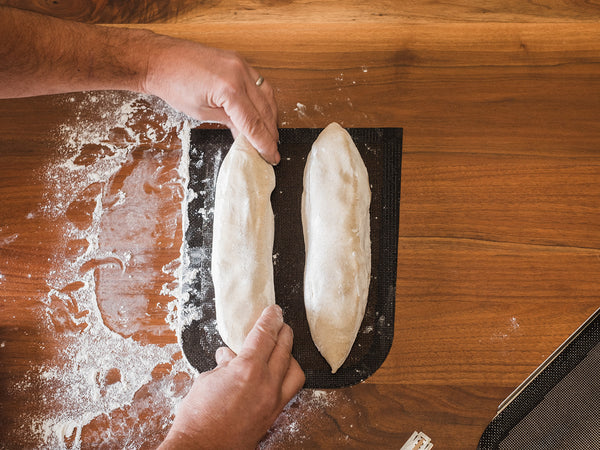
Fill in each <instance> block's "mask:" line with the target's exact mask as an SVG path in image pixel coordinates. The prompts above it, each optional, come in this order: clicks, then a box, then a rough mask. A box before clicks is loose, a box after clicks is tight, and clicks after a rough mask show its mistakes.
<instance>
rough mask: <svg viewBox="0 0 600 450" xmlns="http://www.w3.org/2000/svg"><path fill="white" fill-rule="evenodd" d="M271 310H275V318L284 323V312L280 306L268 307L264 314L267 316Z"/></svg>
mask: <svg viewBox="0 0 600 450" xmlns="http://www.w3.org/2000/svg"><path fill="white" fill-rule="evenodd" d="M269 308H271V309H272V310H273V312H274V313H275V316H276V317H277V319H278V320H280V321H283V311H282V310H281V307H280V306H279V305H271V306H267V307H266V308H265V310H264V311H263V314H267V313H268V310H269Z"/></svg>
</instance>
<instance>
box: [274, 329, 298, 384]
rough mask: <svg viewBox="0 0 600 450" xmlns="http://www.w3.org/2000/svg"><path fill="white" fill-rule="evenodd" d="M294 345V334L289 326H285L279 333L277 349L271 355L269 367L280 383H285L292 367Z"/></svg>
mask: <svg viewBox="0 0 600 450" xmlns="http://www.w3.org/2000/svg"><path fill="white" fill-rule="evenodd" d="M293 343H294V333H293V331H292V329H291V328H290V327H289V325H286V324H284V325H283V327H281V330H280V331H279V336H278V337H277V345H275V348H274V349H273V352H272V353H271V358H270V359H269V367H270V368H271V370H272V371H273V373H274V375H275V376H276V377H277V379H278V382H279V383H281V382H282V381H283V378H284V377H285V374H286V373H287V371H288V368H289V367H290V360H291V358H292V355H291V353H292V345H293Z"/></svg>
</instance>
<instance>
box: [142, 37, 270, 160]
mask: <svg viewBox="0 0 600 450" xmlns="http://www.w3.org/2000/svg"><path fill="white" fill-rule="evenodd" d="M153 36H154V39H153V40H152V44H151V47H150V52H149V59H148V70H147V75H146V79H145V82H144V83H143V88H142V90H143V91H144V92H147V93H149V94H153V95H157V96H158V97H161V98H162V99H164V100H165V101H166V102H167V103H169V104H170V105H171V106H173V107H174V108H176V109H178V110H180V111H182V112H184V113H186V114H188V115H190V116H191V117H193V118H195V119H199V120H202V121H209V122H218V123H222V124H224V125H227V126H228V127H229V128H230V129H231V130H232V132H233V134H234V136H237V134H238V133H242V134H243V135H244V136H246V138H248V140H249V141H250V143H251V144H252V145H253V146H254V147H255V148H256V149H257V150H258V151H259V153H260V154H261V155H262V157H263V158H264V159H265V160H266V161H267V162H269V163H271V164H277V163H278V162H279V160H280V155H279V152H278V151H277V141H278V140H279V133H278V131H277V105H276V103H275V96H274V94H273V89H272V88H271V86H270V84H269V82H268V81H267V80H265V81H264V82H263V83H262V84H261V85H260V86H257V84H256V82H257V80H258V78H259V73H258V72H257V71H256V70H255V69H254V68H252V67H250V66H249V65H248V63H246V61H245V60H244V59H242V58H241V57H240V56H239V55H237V54H236V53H234V52H230V51H225V50H219V49H215V48H211V47H206V46H204V45H201V44H198V43H195V42H191V41H185V40H181V39H174V38H171V37H167V36H159V35H153Z"/></svg>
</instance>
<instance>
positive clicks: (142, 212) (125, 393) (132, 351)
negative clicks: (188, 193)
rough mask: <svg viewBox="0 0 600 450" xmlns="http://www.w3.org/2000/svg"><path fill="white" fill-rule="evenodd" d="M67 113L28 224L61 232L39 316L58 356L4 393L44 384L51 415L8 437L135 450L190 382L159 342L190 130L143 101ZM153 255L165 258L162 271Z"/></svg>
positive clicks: (103, 97) (28, 420)
mask: <svg viewBox="0 0 600 450" xmlns="http://www.w3.org/2000/svg"><path fill="white" fill-rule="evenodd" d="M63 101H64V100H63ZM67 102H68V103H72V104H74V106H71V108H74V109H75V111H74V115H75V117H74V119H73V120H72V121H70V122H68V123H65V124H63V125H62V126H61V127H60V128H59V129H58V131H57V135H56V137H55V138H56V139H55V141H56V142H57V143H58V145H59V148H58V149H57V157H56V159H55V160H54V161H52V162H51V163H50V164H49V165H48V166H46V167H44V168H43V170H42V171H41V173H40V177H41V178H42V179H43V181H44V184H45V186H46V192H45V197H44V202H43V204H42V205H40V210H39V211H35V212H32V213H30V214H29V215H28V217H35V216H37V215H38V214H41V215H42V216H43V217H45V218H46V219H47V220H49V221H51V222H52V223H55V224H57V226H60V227H62V236H63V239H64V241H63V242H62V243H61V245H62V248H63V252H62V253H60V252H59V253H60V254H57V255H56V258H55V260H54V261H53V269H52V270H51V272H50V273H49V274H48V276H47V280H46V284H47V285H48V293H47V295H46V297H45V298H44V299H43V300H42V305H43V306H42V308H40V317H39V319H40V322H41V326H44V327H47V328H48V329H49V330H51V331H52V332H53V334H54V337H55V339H56V347H57V348H58V354H57V355H56V356H55V357H54V358H53V359H52V360H50V362H48V363H46V364H45V365H44V366H42V367H35V368H33V369H32V370H31V373H30V374H29V375H28V377H26V379H25V380H23V381H22V382H21V383H19V385H16V386H13V387H12V389H15V390H20V389H28V388H29V387H31V385H32V384H33V383H41V385H42V388H41V390H42V391H43V392H44V393H45V394H44V403H45V404H47V405H49V408H48V409H47V410H46V409H45V410H43V411H42V410H41V411H39V413H36V415H35V416H33V417H22V418H21V422H22V423H23V424H24V425H23V429H22V430H19V431H17V433H18V432H21V433H25V434H27V435H28V436H29V438H28V441H31V435H34V436H37V440H38V441H39V445H40V446H41V447H45V448H55V449H61V448H69V449H74V448H81V447H82V446H83V447H89V446H109V447H110V446H118V447H120V448H139V447H140V446H142V444H146V445H147V444H148V443H149V442H150V443H158V442H160V440H161V439H162V438H163V437H164V435H165V433H166V430H167V429H168V426H169V424H170V421H171V420H172V417H173V414H174V411H175V408H176V405H177V403H178V401H179V400H180V399H181V398H182V397H183V395H184V394H185V392H186V391H187V388H188V387H189V385H190V384H191V380H192V377H193V373H192V370H191V369H190V368H189V366H188V364H187V362H186V361H185V359H184V358H183V357H182V355H181V350H180V347H179V345H178V344H177V339H176V335H175V333H174V332H172V331H171V333H170V336H169V335H168V333H167V331H168V330H173V329H174V328H175V327H176V316H177V313H176V308H177V306H176V304H177V294H178V291H177V287H178V285H179V283H178V277H179V273H178V270H179V268H180V267H181V261H180V256H179V254H178V253H179V248H180V246H181V236H182V234H181V219H180V216H181V214H180V208H181V206H180V205H181V203H182V202H183V193H184V191H183V185H184V179H185V175H183V174H182V173H181V166H180V164H179V163H180V162H181V161H184V159H182V158H181V152H182V150H181V143H180V141H181V140H182V137H183V136H185V135H186V134H189V127H186V126H184V125H183V124H184V123H185V118H184V117H183V116H181V115H179V114H177V113H175V112H173V111H172V110H171V109H170V108H169V107H168V106H166V105H165V104H164V103H162V102H161V101H159V100H157V99H154V98H150V97H145V96H139V95H131V94H125V93H113V92H106V93H94V94H93V95H92V94H77V95H76V96H72V97H70V98H68V99H67ZM183 140H184V141H185V139H183ZM156 194H159V195H156ZM169 199H175V200H176V202H175V205H173V206H172V207H170V208H171V209H169V204H168V203H169ZM165 203H166V205H165ZM165 208H166V210H165ZM160 211H163V212H164V211H166V212H165V213H164V215H163V216H161V215H160V214H159V212H160ZM156 247H166V248H173V251H171V252H170V254H171V255H172V258H174V259H173V260H172V261H164V264H163V265H162V271H160V272H159V271H156V270H154V269H153V267H156V266H157V265H158V266H159V267H160V261H159V260H157V259H156V256H154V252H153V251H152V249H154V248H156ZM159 291H160V293H159ZM132 292H133V293H134V294H131V293H132ZM157 299H158V300H157ZM161 322H162V323H163V324H162V325H161Z"/></svg>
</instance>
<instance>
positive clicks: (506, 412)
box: [478, 310, 600, 450]
mask: <svg viewBox="0 0 600 450" xmlns="http://www.w3.org/2000/svg"><path fill="white" fill-rule="evenodd" d="M599 405H600V310H598V311H596V313H594V314H593V315H592V316H591V317H590V318H589V319H588V320H587V321H586V322H585V323H584V324H583V325H582V326H581V327H580V328H579V329H578V330H577V331H576V332H575V333H574V334H573V335H572V336H571V337H570V338H569V339H568V340H567V341H565V343H564V344H563V345H562V346H561V347H559V348H558V349H557V350H556V352H554V353H553V354H552V355H551V356H550V357H549V358H548V360H546V361H545V362H544V364H542V366H540V367H539V368H538V369H537V370H536V371H535V372H534V373H533V374H532V375H531V376H530V377H529V378H528V379H527V380H525V382H524V383H523V384H522V385H521V386H520V387H519V388H517V390H516V391H515V392H514V393H513V394H511V396H509V398H508V399H507V400H505V402H504V403H503V404H502V405H501V406H500V411H499V412H498V414H497V415H496V417H495V418H494V419H493V420H492V422H491V423H490V424H489V425H488V427H487V428H486V430H485V432H484V433H483V435H482V436H481V440H480V441H479V446H478V449H481V450H492V449H500V450H512V449H528V450H529V449H530V450H550V449H557V450H558V449H569V450H587V449H598V448H600V408H599Z"/></svg>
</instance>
